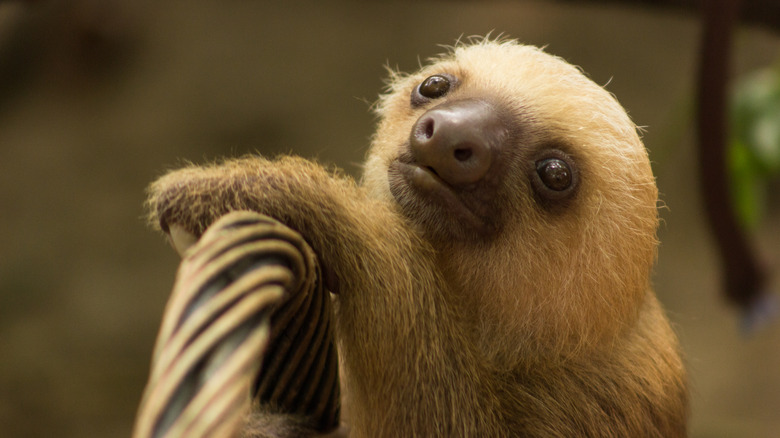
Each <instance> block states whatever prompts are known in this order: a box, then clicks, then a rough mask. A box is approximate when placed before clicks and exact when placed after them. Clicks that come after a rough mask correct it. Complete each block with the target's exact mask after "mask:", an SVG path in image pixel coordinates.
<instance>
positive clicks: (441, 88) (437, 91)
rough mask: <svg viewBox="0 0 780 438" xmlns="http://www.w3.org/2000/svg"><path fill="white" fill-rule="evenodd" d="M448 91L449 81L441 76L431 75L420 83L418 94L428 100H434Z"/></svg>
mask: <svg viewBox="0 0 780 438" xmlns="http://www.w3.org/2000/svg"><path fill="white" fill-rule="evenodd" d="M448 91H450V80H449V79H447V78H446V77H445V76H443V75H433V76H431V77H429V78H428V79H426V80H424V81H422V83H421V84H420V88H419V92H420V94H421V95H423V96H424V97H427V98H428V99H436V98H439V97H442V96H444V95H445V94H447V92H448Z"/></svg>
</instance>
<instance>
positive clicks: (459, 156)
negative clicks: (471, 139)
mask: <svg viewBox="0 0 780 438" xmlns="http://www.w3.org/2000/svg"><path fill="white" fill-rule="evenodd" d="M473 154H474V152H473V151H472V150H471V149H455V152H454V153H453V155H454V156H455V159H456V160H458V161H467V160H468V159H469V158H471V156H472V155H473Z"/></svg>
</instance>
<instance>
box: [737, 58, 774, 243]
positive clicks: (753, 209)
mask: <svg viewBox="0 0 780 438" xmlns="http://www.w3.org/2000/svg"><path fill="white" fill-rule="evenodd" d="M731 118H732V138H731V147H730V148H729V167H730V169H729V170H730V173H731V192H732V197H733V201H734V205H735V208H736V209H737V214H738V215H739V217H740V219H741V220H742V223H743V224H744V225H745V226H747V227H749V228H752V227H754V226H755V225H756V224H757V223H758V221H759V219H760V218H761V215H762V212H763V209H764V206H765V204H766V190H767V182H768V181H769V180H770V179H772V178H777V177H778V176H780V64H777V65H776V66H775V67H774V68H769V69H766V70H762V71H759V72H757V73H754V74H752V75H750V76H748V77H747V78H746V79H744V80H743V81H741V82H740V83H738V84H737V87H736V90H735V93H734V100H733V105H732V114H731Z"/></svg>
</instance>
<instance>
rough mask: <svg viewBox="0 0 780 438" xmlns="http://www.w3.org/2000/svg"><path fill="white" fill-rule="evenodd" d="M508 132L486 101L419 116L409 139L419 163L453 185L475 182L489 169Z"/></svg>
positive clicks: (442, 107) (462, 103)
mask: <svg viewBox="0 0 780 438" xmlns="http://www.w3.org/2000/svg"><path fill="white" fill-rule="evenodd" d="M506 132H507V130H506V127H505V126H504V124H503V122H502V120H501V118H500V117H499V115H498V113H497V111H496V109H495V108H494V107H493V106H492V105H490V104H489V103H487V102H485V101H483V100H474V99H468V100H459V101H453V102H447V103H444V104H442V105H439V106H436V107H434V108H432V109H430V110H429V111H427V112H426V113H425V114H423V115H422V116H420V118H419V119H418V120H417V122H416V123H415V124H414V127H412V133H411V135H410V138H409V143H410V147H411V150H412V154H413V155H414V158H415V160H416V161H417V164H418V165H420V166H422V167H426V168H428V169H429V170H431V171H433V172H434V173H435V174H436V175H438V176H439V178H441V179H442V180H444V181H445V182H446V183H448V184H450V185H452V186H455V187H457V186H464V185H467V184H473V183H476V182H478V181H480V180H482V178H484V177H485V176H486V175H487V174H488V171H489V170H490V167H491V164H492V163H493V160H494V159H495V156H496V154H497V152H498V149H499V148H500V146H501V143H502V141H503V138H504V136H505V133H506Z"/></svg>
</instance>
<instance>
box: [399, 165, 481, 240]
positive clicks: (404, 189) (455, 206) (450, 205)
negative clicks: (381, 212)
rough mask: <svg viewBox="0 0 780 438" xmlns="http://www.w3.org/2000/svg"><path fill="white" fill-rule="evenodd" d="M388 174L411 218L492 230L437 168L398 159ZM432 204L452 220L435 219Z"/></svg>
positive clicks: (477, 229)
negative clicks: (443, 177)
mask: <svg viewBox="0 0 780 438" xmlns="http://www.w3.org/2000/svg"><path fill="white" fill-rule="evenodd" d="M388 174H389V175H388V176H389V179H390V191H391V193H392V194H393V197H395V199H396V201H397V202H398V203H399V204H400V205H401V207H402V208H403V210H404V212H405V214H407V216H410V217H412V218H416V219H423V220H424V221H426V222H429V221H432V222H435V223H438V224H441V223H453V224H455V225H456V226H459V227H464V228H466V229H471V230H472V231H484V230H486V229H487V228H488V225H487V223H486V222H485V221H484V220H483V219H482V218H480V217H479V216H477V214H475V212H474V211H473V210H472V209H471V208H469V207H468V206H467V205H466V204H465V203H464V202H463V199H462V198H461V196H460V195H459V194H458V193H457V192H456V191H455V189H454V188H453V187H452V186H450V185H449V184H447V183H446V182H445V181H444V180H442V179H441V178H440V177H439V175H438V174H437V173H436V171H434V170H433V169H431V168H429V167H425V166H420V165H418V164H416V163H413V162H404V161H402V160H401V159H396V160H395V161H393V162H392V163H391V164H390V168H389V169H388ZM425 204H428V205H425ZM430 204H433V205H435V206H438V207H439V208H440V209H443V210H444V211H443V212H441V213H442V214H446V215H449V217H440V218H436V217H432V216H434V215H435V213H433V214H431V209H430ZM426 212H428V214H425V213H426ZM421 216H422V217H421ZM437 228H438V227H437Z"/></svg>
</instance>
